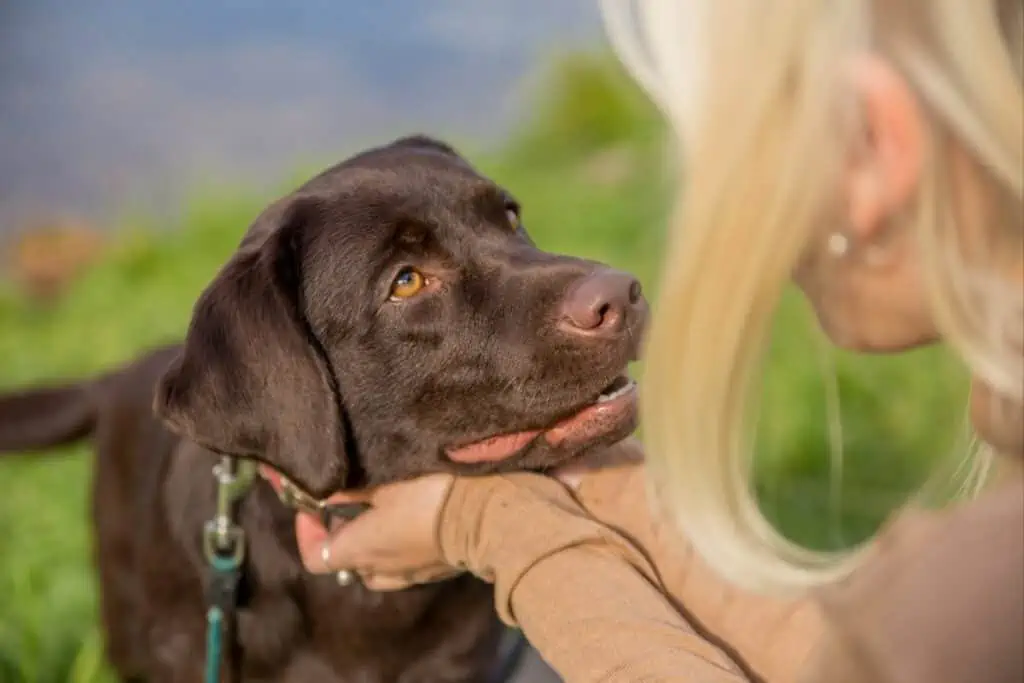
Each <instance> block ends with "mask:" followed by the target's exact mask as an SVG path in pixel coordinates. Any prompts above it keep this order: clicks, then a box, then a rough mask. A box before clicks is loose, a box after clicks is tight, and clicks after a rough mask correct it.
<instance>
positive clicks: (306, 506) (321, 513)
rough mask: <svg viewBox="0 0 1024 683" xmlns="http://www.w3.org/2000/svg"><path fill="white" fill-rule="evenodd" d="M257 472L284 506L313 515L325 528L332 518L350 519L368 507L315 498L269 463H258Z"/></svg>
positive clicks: (367, 505)
mask: <svg viewBox="0 0 1024 683" xmlns="http://www.w3.org/2000/svg"><path fill="white" fill-rule="evenodd" d="M259 474H260V477H262V478H263V479H264V480H265V481H266V482H267V483H268V484H270V487H271V488H272V489H274V493H276V494H277V497H278V499H279V500H280V501H281V502H282V503H283V504H284V505H285V506H287V507H290V508H292V509H293V510H295V511H296V512H305V513H306V514H310V515H313V516H314V517H316V518H317V519H319V520H320V522H321V523H322V524H323V525H324V526H325V527H327V528H330V524H331V522H332V521H334V520H338V519H345V520H352V519H355V518H356V517H358V516H359V515H360V514H362V513H363V512H366V510H368V509H369V508H370V505H369V504H368V503H330V502H328V501H326V500H320V499H318V498H315V497H313V496H312V495H310V494H309V493H307V492H306V491H304V490H303V489H302V488H300V487H299V486H298V485H297V484H295V483H294V482H293V481H292V480H290V479H289V478H288V477H286V476H284V475H283V474H281V473H280V472H278V471H277V470H275V469H274V468H272V467H270V466H269V465H264V464H260V466H259Z"/></svg>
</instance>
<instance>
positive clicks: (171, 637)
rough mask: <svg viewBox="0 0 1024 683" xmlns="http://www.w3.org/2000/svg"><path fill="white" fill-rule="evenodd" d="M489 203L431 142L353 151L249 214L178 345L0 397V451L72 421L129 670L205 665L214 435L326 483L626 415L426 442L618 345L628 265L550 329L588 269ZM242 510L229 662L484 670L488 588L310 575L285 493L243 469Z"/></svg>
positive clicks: (554, 410) (575, 381)
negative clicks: (610, 310) (248, 481)
mask: <svg viewBox="0 0 1024 683" xmlns="http://www.w3.org/2000/svg"><path fill="white" fill-rule="evenodd" d="M510 207H511V208H513V209H514V208H515V207H514V205H513V204H512V203H511V200H510V199H509V198H508V196H507V195H506V194H505V193H504V192H503V191H501V190H500V189H499V188H498V187H497V186H495V185H494V184H493V183H492V182H491V181H489V180H487V179H486V178H484V177H482V176H480V175H479V174H477V173H476V172H475V171H474V170H473V169H472V168H471V167H470V166H469V165H468V164H467V163H466V162H465V161H464V160H462V159H461V158H460V157H459V156H458V155H456V154H455V152H454V151H452V150H451V149H450V148H448V147H447V146H445V145H443V144H441V143H438V142H435V141H432V140H429V139H426V138H418V137H417V138H409V139H403V140H400V141H398V142H396V143H393V144H391V145H388V146H386V147H382V148H378V149H374V150H371V151H369V152H366V153H364V154H362V155H359V156H357V157H354V158H352V159H350V160H348V161H346V162H344V163H342V164H339V165H338V166H336V167H334V168H332V169H330V170H328V171H327V172H325V173H323V174H321V175H320V176H318V177H316V178H314V179H313V180H312V181H310V182H309V183H307V184H306V185H304V186H303V187H302V188H300V189H299V190H298V191H297V192H296V193H295V194H293V195H291V196H290V197H287V198H285V199H283V200H281V201H279V202H277V203H275V204H274V205H272V206H271V207H270V208H269V209H268V210H267V211H266V212H264V214H263V215H261V216H260V217H259V218H258V219H257V221H256V222H255V223H254V225H253V227H252V228H251V229H250V231H249V232H248V233H247V235H246V238H245V239H244V240H243V242H242V245H241V247H240V249H239V251H238V253H237V254H236V255H235V257H234V258H232V260H231V261H230V262H229V263H228V264H227V265H226V266H225V268H224V269H223V270H222V271H221V273H220V274H219V275H218V276H217V278H216V279H215V280H214V282H213V283H212V284H211V285H210V287H209V288H208V289H207V290H206V292H205V293H204V294H203V296H202V297H201V298H200V300H199V302H198V303H197V304H196V308H195V311H194V317H193V321H192V323H191V326H190V328H189V332H188V334H187V336H186V339H185V342H184V344H183V345H181V346H172V347H167V348H164V349H159V350H156V351H154V352H152V353H150V354H148V355H146V356H145V357H143V358H141V359H140V360H139V361H137V362H135V363H133V364H131V365H129V366H127V367H126V368H123V369H121V370H119V371H116V372H114V373H112V374H110V375H107V376H105V377H102V378H99V379H96V380H93V381H85V382H82V383H79V384H73V385H67V386H64V387H53V388H44V389H36V390H29V391H25V392H22V393H18V394H10V395H7V396H2V397H0V450H2V451H19V450H30V449H42V448H47V447H51V446H55V445H58V444H60V443H67V442H70V441H73V440H77V439H81V438H84V437H87V436H90V435H92V436H93V437H94V439H95V444H96V452H97V459H96V475H95V480H94V492H93V501H94V504H93V516H94V523H95V529H96V548H95V549H96V562H97V565H98V567H99V572H100V579H101V586H102V600H101V606H102V615H103V621H104V624H105V628H106V636H107V648H108V655H109V658H110V661H111V662H112V664H113V665H114V667H115V669H116V670H117V671H118V672H119V673H120V674H121V675H122V676H123V677H124V678H125V679H126V680H138V681H152V682H154V683H162V682H167V683H171V682H173V683H179V682H180V683H186V682H187V683H194V682H197V681H200V680H202V673H201V672H202V664H203V653H204V633H205V622H204V611H205V602H204V587H205V586H204V582H205V579H206V571H205V561H204V558H203V555H202V551H201V543H200V535H201V529H202V526H203V523H204V522H205V521H206V520H207V519H208V518H209V517H210V516H211V514H212V512H213V500H214V479H213V477H212V475H211V467H212V466H213V465H214V464H215V462H216V460H217V457H216V454H218V453H227V454H230V455H237V456H243V457H249V458H254V459H257V460H259V461H261V462H263V463H265V464H268V465H270V466H272V467H274V468H276V469H278V470H280V471H281V472H284V473H285V474H287V475H289V476H290V477H291V478H292V479H293V480H295V481H296V482H298V483H299V484H300V485H301V486H302V487H303V488H305V489H306V490H307V491H310V492H311V493H314V494H316V495H323V494H326V493H328V492H330V491H334V490H338V489H341V488H344V487H352V486H363V485H370V484H377V483H382V482H387V481H393V480H396V479H400V478H408V477H413V476H416V475H420V474H423V473H426V472H432V471H441V470H456V471H468V472H470V473H472V472H481V471H488V470H494V469H512V468H520V469H521V468H540V467H546V466H550V465H553V464H557V463H560V462H563V461H565V460H567V459H569V458H572V457H574V456H576V455H579V454H580V453H581V452H582V451H583V450H589V449H592V448H594V447H598V446H602V445H606V444H608V443H611V442H614V441H618V440H620V439H622V438H623V437H625V436H626V435H627V434H628V433H629V432H630V431H632V429H633V428H634V426H635V425H634V424H633V421H632V419H633V418H631V419H630V420H627V421H624V422H622V423H621V424H615V425H612V426H611V427H610V428H609V429H607V430H605V431H604V432H603V433H602V434H600V435H599V436H597V437H595V438H594V439H590V440H589V441H588V442H587V443H586V444H585V445H579V444H577V445H575V446H573V447H572V448H567V447H556V446H552V445H550V444H548V443H547V442H545V441H544V439H537V440H535V441H534V442H533V443H531V444H530V445H528V446H527V447H526V448H524V449H523V450H522V451H521V452H519V453H517V454H515V455H514V456H513V457H511V458H509V459H507V460H505V461H503V462H502V463H498V464H488V465H477V466H464V467H460V466H458V465H456V464H454V463H452V462H450V461H449V460H448V459H447V458H446V455H445V454H446V448H447V447H451V446H452V445H454V444H461V443H465V442H466V441H467V440H468V441H473V440H478V439H481V438H483V437H485V436H488V435H492V434H495V433H505V432H509V431H517V430H527V429H534V428H538V427H543V426H545V425H549V424H552V423H553V422H555V421H557V420H560V419H562V418H565V417H566V416H568V415H572V414H573V413H575V412H576V411H578V410H579V409H580V408H581V407H582V406H585V405H588V404H589V403H592V402H593V401H594V400H595V399H596V398H597V396H598V394H599V393H600V392H601V390H602V389H603V388H605V387H607V386H608V384H609V383H610V382H611V381H612V380H613V379H614V378H615V377H616V376H618V375H620V374H621V373H622V372H623V370H624V367H625V365H626V364H627V362H628V361H629V360H630V359H631V358H633V357H635V353H636V346H637V340H638V337H639V330H640V327H641V326H642V324H643V318H644V314H645V304H644V303H643V300H642V298H640V297H639V295H638V293H637V291H636V287H635V285H631V286H630V288H629V291H630V294H629V295H628V296H620V297H619V299H618V300H616V301H613V302H612V304H613V305H614V306H618V307H619V308H617V309H616V310H615V311H614V313H615V316H610V317H609V320H612V317H614V323H615V324H614V325H611V324H609V325H608V326H606V327H600V326H599V327H598V328H596V331H594V330H590V331H588V332H587V334H574V333H570V332H566V330H565V328H564V326H563V325H561V321H562V317H563V316H564V312H563V310H564V307H565V301H566V300H567V299H571V298H572V297H573V296H578V295H574V294H573V292H574V291H582V290H580V283H581V282H588V281H590V282H591V284H593V279H594V278H595V277H604V276H606V275H607V274H608V273H609V272H610V271H609V270H608V269H607V268H605V267H604V266H601V265H600V264H595V263H592V262H586V261H581V260H579V259H573V258H569V257H563V256H555V255H551V254H547V253H545V252H542V251H540V250H538V249H536V248H535V247H534V246H533V245H532V244H531V243H530V241H529V239H528V238H527V237H526V234H525V232H523V230H522V228H521V226H515V225H510V223H509V215H508V214H507V211H508V210H510ZM410 263H411V264H414V265H416V266H417V267H419V268H421V269H422V270H424V272H428V273H431V274H434V275H436V277H437V282H440V284H439V285H437V286H433V287H432V288H430V289H429V291H426V290H425V293H424V295H423V296H420V297H416V299H415V300H410V301H403V302H397V303H396V302H393V301H390V300H389V299H388V296H387V294H388V285H389V284H390V282H391V280H392V279H393V278H394V273H395V272H396V270H395V269H396V268H397V267H399V266H400V265H402V264H410ZM616 278H618V279H616ZM622 281H623V277H620V276H615V278H612V279H609V280H608V282H609V283H612V284H610V285H608V286H612V285H614V286H618V287H621V282H622ZM626 281H628V278H627V279H626ZM602 282H604V281H602ZM615 283H619V284H615ZM604 286H605V285H604V284H602V285H601V287H604ZM598 290H600V287H599V288H598ZM594 294H595V290H594V287H593V286H589V288H588V289H587V296H593V295H594ZM597 294H598V295H603V294H602V292H601V291H597ZM609 296H611V297H612V298H613V299H614V296H618V295H616V294H615V293H611V294H610V295H609ZM588 305H589V304H588ZM606 328H607V329H606ZM154 394H155V395H156V407H157V412H158V414H159V415H160V416H161V418H163V419H162V420H161V419H157V418H155V417H154V415H153V413H152V410H151V406H152V404H153V396H154ZM167 424H169V425H170V426H171V429H170V430H169V429H168V428H167V427H166V426H165V425H167ZM239 517H240V523H241V525H242V526H243V528H244V529H245V532H246V537H247V540H248V543H247V556H246V562H245V566H244V568H243V580H242V584H241V587H240V593H239V609H238V624H237V631H236V632H234V633H232V634H230V639H229V641H230V642H231V643H232V644H233V646H232V647H231V648H230V649H229V658H230V660H231V661H232V662H233V663H234V664H235V671H234V674H233V675H232V676H231V677H230V678H231V680H244V681H275V682H277V683H292V682H294V683H298V682H303V683H305V682H307V681H318V682H319V681H323V682H324V683H332V682H338V683H341V682H342V681H345V682H348V681H351V682H353V683H354V682H356V681H360V682H363V681H365V682H367V683H384V682H395V683H419V682H423V683H426V682H438V683H440V682H446V681H450V682H453V683H454V682H464V683H470V682H472V683H480V682H482V681H485V680H487V677H488V675H489V672H490V671H491V669H492V667H493V666H494V663H495V653H496V649H497V644H498V640H499V638H500V636H501V633H502V628H501V625H500V623H499V622H498V621H497V619H496V617H495V615H494V612H493V606H492V604H491V600H492V596H491V591H490V588H489V587H488V586H487V585H485V584H483V583H481V582H478V581H477V580H475V579H473V578H472V577H469V576H460V577H458V578H455V579H452V580H449V581H445V582H442V583H438V584H434V585H428V586H423V587H419V588H415V589H411V590H407V591H402V592H399V593H391V594H374V593H371V592H369V591H367V590H365V589H363V588H362V587H360V586H358V585H353V586H348V587H342V586H339V585H338V584H337V583H336V582H335V581H334V579H333V578H332V577H330V576H313V575H310V574H308V573H306V572H304V571H303V568H302V566H301V564H300V562H299V559H298V556H297V552H296V548H295V539H294V527H293V522H294V512H293V511H292V510H290V509H288V508H286V507H284V506H283V505H282V504H281V503H280V501H279V500H278V499H277V497H276V495H275V493H274V492H273V490H272V489H271V488H270V487H269V485H267V484H266V482H263V481H257V483H256V484H255V486H254V488H253V489H252V490H251V491H250V492H249V493H248V495H247V496H246V497H245V499H244V500H243V501H242V503H241V505H240V508H239ZM226 673H227V672H226Z"/></svg>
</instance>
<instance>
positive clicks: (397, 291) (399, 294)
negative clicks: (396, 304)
mask: <svg viewBox="0 0 1024 683" xmlns="http://www.w3.org/2000/svg"><path fill="white" fill-rule="evenodd" d="M426 284H427V280H426V278H424V277H423V273H421V272H420V271H418V270H416V269H415V268H403V269H402V272H400V273H399V274H398V277H396V278H395V281H394V282H393V283H391V299H392V300H397V299H408V298H409V297H411V296H416V295H417V294H419V293H420V290H421V289H423V286H424V285H426Z"/></svg>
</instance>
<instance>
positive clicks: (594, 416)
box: [445, 375, 637, 464]
mask: <svg viewBox="0 0 1024 683" xmlns="http://www.w3.org/2000/svg"><path fill="white" fill-rule="evenodd" d="M636 411H637V387H636V383H635V382H634V381H633V380H632V379H630V378H629V377H628V376H626V375H622V376H620V377H617V378H616V379H615V381H614V382H612V383H611V384H610V385H608V387H607V388H606V389H605V390H604V391H602V392H601V394H600V395H599V396H598V397H597V398H596V399H595V400H593V401H591V402H590V403H587V404H586V405H584V406H583V407H582V408H579V409H578V410H576V411H575V412H574V413H572V414H571V415H569V416H568V417H566V418H563V419H561V420H558V421H557V422H555V423H554V424H552V425H550V426H548V427H545V428H543V429H530V430H524V431H519V432H510V433H506V434H498V435H496V436H491V437H487V438H485V439H481V440H479V441H474V442H471V443H468V444H463V445H459V446H453V447H450V448H446V449H445V453H446V455H447V456H448V459H449V460H451V461H452V462H456V463H461V464H471V463H485V462H500V461H502V460H507V459H508V458H510V457H512V456H514V455H516V454H517V453H519V452H520V451H522V450H523V449H525V448H526V447H527V446H529V445H530V444H531V443H533V442H534V441H535V440H536V439H538V438H543V439H544V440H545V441H546V442H547V443H548V444H550V445H551V446H554V447H563V448H564V447H571V446H578V445H583V444H586V443H587V442H588V441H593V440H594V439H596V438H598V437H600V436H603V435H605V434H608V433H610V432H612V431H614V430H616V429H617V428H619V427H620V426H621V425H622V424H623V423H624V422H626V421H627V420H632V419H633V417H634V415H635V414H636Z"/></svg>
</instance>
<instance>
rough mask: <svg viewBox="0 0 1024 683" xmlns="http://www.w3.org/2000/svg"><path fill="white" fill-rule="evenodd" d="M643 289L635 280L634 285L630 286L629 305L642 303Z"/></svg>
mask: <svg viewBox="0 0 1024 683" xmlns="http://www.w3.org/2000/svg"><path fill="white" fill-rule="evenodd" d="M643 293H644V290H643V287H641V286H640V282H639V281H638V280H633V284H631V285H630V286H629V303H631V304H635V303H636V302H638V301H640V297H641V295H643Z"/></svg>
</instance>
